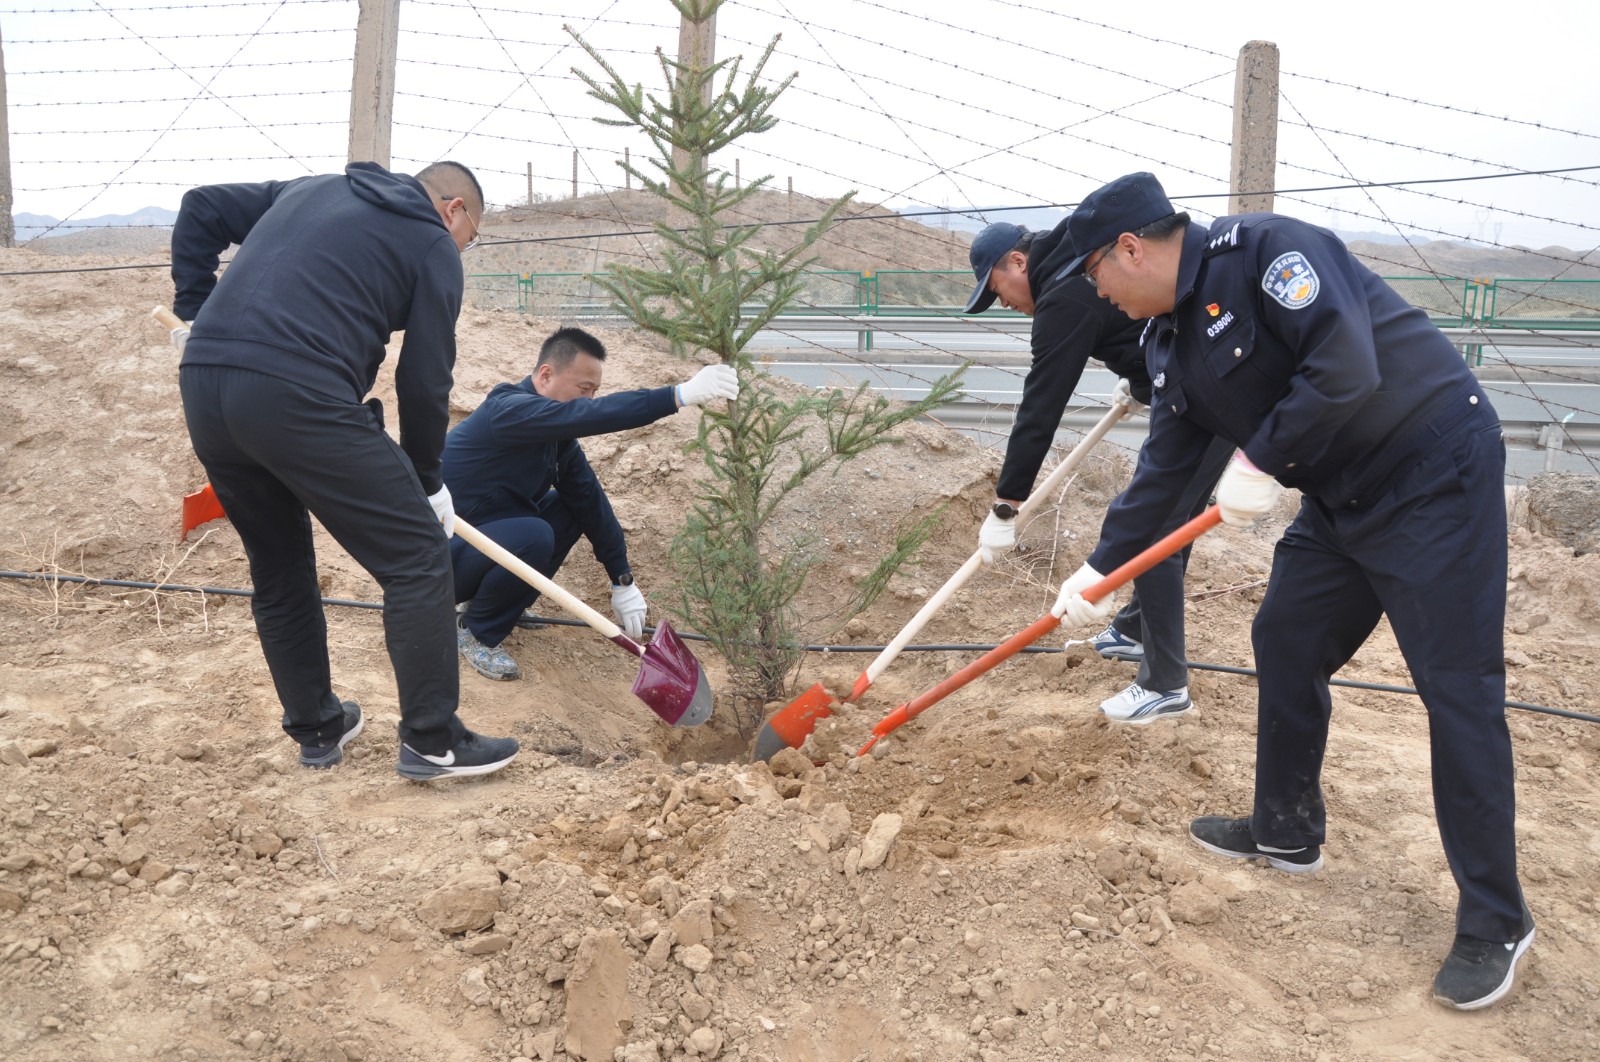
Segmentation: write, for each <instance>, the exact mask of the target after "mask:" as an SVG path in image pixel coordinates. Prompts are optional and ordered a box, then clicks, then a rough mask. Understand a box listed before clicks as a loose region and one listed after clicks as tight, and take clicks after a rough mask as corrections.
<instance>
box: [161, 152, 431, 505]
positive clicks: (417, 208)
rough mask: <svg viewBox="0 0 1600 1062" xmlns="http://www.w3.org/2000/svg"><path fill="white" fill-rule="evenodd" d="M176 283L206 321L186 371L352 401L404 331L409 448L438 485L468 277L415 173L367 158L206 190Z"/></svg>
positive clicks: (175, 250) (185, 237) (194, 204)
mask: <svg viewBox="0 0 1600 1062" xmlns="http://www.w3.org/2000/svg"><path fill="white" fill-rule="evenodd" d="M235 243H236V244H239V245H240V246H239V251H238V253H237V254H235V255H234V257H233V261H232V262H231V263H230V264H229V265H228V268H227V270H226V271H225V272H224V273H223V275H222V279H221V281H218V280H217V277H216V270H217V263H218V260H219V256H220V255H221V253H222V252H223V251H225V250H227V248H228V246H229V244H235ZM172 280H173V284H174V285H175V287H176V288H177V298H176V299H175V300H174V302H173V306H172V309H173V312H174V313H176V314H177V315H178V316H179V317H181V318H183V319H184V320H186V321H191V320H192V321H193V322H194V328H193V331H192V334H191V335H190V336H189V341H188V344H187V346H186V347H185V348H184V352H183V361H182V364H184V365H225V366H231V367H234V368H240V369H250V370H252V371H254V372H259V373H264V374H265V375H268V376H273V377H277V378H279V379H282V380H289V381H291V382H293V383H297V384H300V385H302V386H304V387H307V388H310V389H311V390H313V391H316V392H318V393H320V394H325V395H329V396H331V397H334V398H341V399H346V398H347V399H349V400H350V401H352V402H360V401H361V400H362V399H363V398H364V397H366V394H367V392H369V391H371V390H372V384H373V381H374V380H375V379H376V378H377V375H378V366H379V365H380V364H382V362H383V358H384V353H385V350H384V348H385V346H386V344H387V343H388V342H389V336H390V334H391V333H393V332H396V331H399V330H401V329H404V330H405V343H404V345H403V346H402V347H401V349H400V360H399V362H398V364H397V365H396V367H395V391H396V393H397V396H398V398H399V402H400V446H401V447H402V448H403V449H404V450H405V452H406V455H407V456H408V457H410V459H411V464H412V466H413V467H414V468H415V469H416V472H417V478H418V479H420V480H421V481H422V486H423V489H424V490H425V491H426V492H427V493H429V494H433V493H435V492H437V491H438V489H439V485H440V483H441V482H442V481H441V478H440V473H439V453H440V451H441V450H442V449H443V448H444V434H445V429H446V428H447V427H448V426H449V423H450V412H449V402H450V386H451V383H452V379H451V374H452V372H453V370H454V368H455V361H456V338H455V328H456V317H457V315H458V314H459V313H460V311H461V293H462V286H463V277H462V272H461V253H460V251H459V250H457V248H456V245H455V242H454V241H453V240H452V239H451V237H450V232H449V230H448V229H446V228H445V226H444V222H442V221H440V220H439V215H438V212H437V211H435V210H434V208H433V202H432V200H431V199H430V198H429V196H428V193H427V191H426V190H425V189H424V188H423V187H422V185H421V184H419V183H417V181H416V180H415V179H414V178H412V177H408V176H406V175H405V174H398V173H390V172H388V171H387V170H385V169H383V168H382V167H380V166H378V165H376V164H374V163H370V162H358V163H353V164H352V165H350V166H348V167H346V168H345V172H344V173H343V174H342V175H340V174H333V175H327V176H319V177H301V178H298V179H296V180H292V181H266V182H263V183H260V184H213V185H205V186H203V187H200V188H195V189H192V190H190V191H189V192H187V193H186V194H185V195H184V197H183V205H182V207H181V209H180V210H179V212H178V219H177V221H176V222H175V223H174V224H173V227H172ZM330 456H334V455H330Z"/></svg>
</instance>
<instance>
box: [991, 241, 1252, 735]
mask: <svg viewBox="0 0 1600 1062" xmlns="http://www.w3.org/2000/svg"><path fill="white" fill-rule="evenodd" d="M1074 257H1076V255H1075V253H1074V251H1073V247H1072V240H1071V239H1070V238H1069V237H1068V235H1067V222H1066V221H1065V220H1063V221H1062V222H1061V224H1059V225H1057V226H1056V227H1055V228H1054V229H1052V230H1051V231H1049V232H1031V231H1029V230H1027V229H1024V228H1022V227H1021V226H1019V225H1013V224H1011V223H1010V222H1004V221H1001V222H996V223H995V224H993V225H990V226H989V227H988V228H986V229H984V230H983V231H982V232H980V233H979V234H978V236H977V238H976V239H974V240H973V241H972V250H971V253H970V258H971V261H972V272H973V274H974V275H975V276H976V277H977V282H978V283H977V287H975V288H974V289H973V291H972V297H971V298H970V299H968V300H967V307H966V310H965V312H966V313H982V312H983V311H984V310H986V309H988V308H989V307H990V306H991V305H993V304H994V302H995V301H996V300H998V301H999V302H1000V304H1001V305H1002V306H1005V307H1006V308H1007V309H1012V310H1018V311H1020V312H1022V313H1025V314H1027V315H1029V316H1030V317H1032V318H1033V333H1032V340H1031V341H1032V346H1033V364H1032V365H1031V366H1030V367H1029V369H1028V376H1027V379H1026V380H1025V381H1024V382H1023V385H1022V402H1021V403H1020V404H1019V405H1018V407H1017V416H1016V422H1015V423H1014V424H1013V425H1012V428H1011V437H1010V439H1009V441H1008V442H1007V444H1006V459H1005V463H1004V464H1003V465H1002V466H1001V469H1000V479H999V482H998V483H997V484H996V486H995V495H996V499H995V503H994V507H993V509H992V510H991V511H990V513H989V515H988V516H987V517H985V518H984V522H983V528H982V529H981V530H980V531H979V533H978V547H979V549H980V550H982V552H983V558H984V562H985V563H989V564H992V563H994V561H995V560H996V559H997V558H998V557H999V555H1000V554H1002V553H1004V552H1006V551H1007V550H1009V549H1011V548H1012V547H1013V546H1014V545H1015V544H1016V536H1017V530H1016V523H1017V521H1016V517H1017V507H1018V506H1019V505H1021V503H1022V499H1024V498H1026V497H1027V496H1028V495H1029V494H1030V493H1032V491H1033V484H1034V480H1035V479H1036V478H1037V476H1038V474H1039V467H1040V466H1041V465H1042V464H1043V463H1044V458H1045V455H1046V454H1047V453H1048V452H1049V450H1050V444H1051V442H1052V441H1053V440H1054V439H1055V434H1056V428H1057V427H1058V426H1059V425H1060V423H1061V417H1062V414H1063V413H1065V412H1066V408H1067V403H1068V402H1069V401H1070V400H1071V398H1072V393H1073V391H1074V390H1076V389H1077V386H1078V381H1079V379H1080V378H1081V377H1082V376H1083V370H1084V367H1085V365H1087V363H1088V361H1089V359H1090V358H1098V359H1099V360H1100V361H1102V362H1104V363H1105V366H1106V368H1108V369H1110V370H1111V371H1112V372H1114V373H1116V374H1117V377H1118V383H1117V388H1116V391H1115V392H1114V393H1113V396H1112V399H1113V401H1116V402H1121V403H1124V404H1127V405H1130V406H1133V405H1136V404H1139V403H1148V402H1149V400H1150V377H1149V375H1148V374H1147V373H1146V372H1145V364H1144V351H1143V349H1142V348H1141V347H1140V345H1139V333H1140V331H1141V328H1142V325H1141V323H1140V322H1136V321H1130V320H1128V319H1127V318H1126V317H1125V316H1124V315H1122V314H1120V313H1118V312H1117V311H1116V309H1115V308H1114V307H1112V306H1110V305H1108V304H1107V303H1106V302H1105V301H1104V300H1102V299H1099V298H1096V297H1095V291H1094V288H1093V287H1092V286H1090V284H1089V282H1088V281H1086V280H1084V279H1083V278H1082V277H1068V276H1066V275H1065V273H1064V270H1065V267H1066V265H1067V263H1069V262H1071V261H1072V259H1073V258H1074ZM1214 450H1215V452H1214V453H1213V454H1212V455H1210V456H1209V457H1208V459H1207V460H1206V461H1205V462H1203V463H1202V467H1201V469H1200V471H1199V472H1197V473H1196V474H1195V476H1194V477H1193V478H1192V480H1191V481H1190V483H1189V485H1188V487H1187V488H1186V490H1185V491H1184V493H1183V495H1182V496H1181V497H1180V498H1179V499H1178V501H1177V503H1176V505H1175V506H1174V508H1173V511H1172V513H1171V514H1170V517H1169V520H1168V522H1167V523H1168V525H1169V526H1168V527H1167V528H1166V529H1167V530H1171V528H1173V527H1176V526H1178V524H1180V523H1182V522H1183V521H1184V520H1186V519H1188V518H1189V517H1190V516H1192V515H1194V514H1195V513H1198V512H1199V511H1200V510H1202V509H1204V508H1205V505H1206V502H1207V500H1208V499H1209V498H1210V494H1211V488H1212V487H1213V486H1214V485H1215V484H1216V481H1217V477H1218V476H1219V475H1221V474H1222V469H1223V466H1224V465H1226V464H1227V461H1228V457H1229V455H1230V454H1231V453H1232V447H1230V446H1228V445H1227V444H1226V443H1218V444H1217V445H1216V446H1215V447H1214ZM1188 556H1189V551H1188V550H1184V551H1183V552H1182V553H1181V554H1179V555H1177V556H1173V557H1169V558H1167V560H1165V561H1163V562H1162V563H1161V564H1159V565H1157V566H1156V567H1155V568H1153V569H1151V570H1150V571H1149V572H1147V573H1145V574H1144V575H1142V576H1140V577H1139V578H1138V579H1136V580H1134V593H1133V596H1132V598H1131V599H1130V600H1129V602H1128V604H1127V607H1125V608H1124V609H1123V610H1122V611H1121V612H1119V613H1118V614H1117V616H1116V617H1115V618H1114V619H1113V620H1112V621H1111V622H1110V623H1109V624H1108V625H1107V626H1106V628H1105V629H1104V630H1103V631H1101V632H1100V633H1099V634H1097V635H1096V636H1095V637H1094V638H1093V639H1092V640H1091V641H1092V644H1093V645H1094V648H1095V650H1096V651H1097V652H1098V653H1099V654H1100V655H1101V656H1103V657H1105V658H1106V659H1108V660H1126V661H1129V662H1132V663H1136V664H1138V665H1139V672H1138V675H1137V676H1136V677H1135V679H1134V682H1133V684H1132V685H1130V686H1129V687H1128V688H1127V689H1125V690H1123V691H1122V692H1121V693H1119V694H1117V695H1116V696H1115V697H1111V698H1109V699H1108V700H1106V701H1104V702H1103V703H1102V704H1101V705H1100V710H1101V711H1102V712H1103V713H1104V714H1105V716H1106V717H1107V718H1108V719H1112V720H1115V721H1117V722H1122V723H1136V724H1140V723H1151V722H1154V721H1155V720H1157V719H1164V718H1169V717H1172V716H1177V715H1183V714H1184V713H1186V712H1188V711H1190V710H1191V709H1192V708H1193V707H1194V704H1193V702H1192V701H1191V700H1190V698H1189V669H1188V664H1187V661H1186V660H1185V655H1184V630H1183V572H1184V567H1185V565H1186V564H1187V563H1188ZM1108 604H1109V602H1108Z"/></svg>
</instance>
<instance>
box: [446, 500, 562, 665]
mask: <svg viewBox="0 0 1600 1062" xmlns="http://www.w3.org/2000/svg"><path fill="white" fill-rule="evenodd" d="M534 511H535V512H536V513H537V514H538V515H534V516H522V515H517V516H501V517H490V518H488V519H487V520H485V521H484V523H483V524H482V525H480V526H479V527H478V530H480V531H482V532H483V533H484V534H486V535H488V536H489V537H490V538H491V539H493V540H494V541H495V542H496V543H497V544H499V545H501V546H504V547H505V548H506V549H508V550H510V551H511V552H512V553H514V554H516V555H517V557H518V558H519V559H520V560H522V561H525V562H526V563H527V565H528V566H529V567H530V568H533V569H534V570H535V571H537V572H538V573H539V574H540V575H543V576H546V577H548V578H551V579H554V578H555V577H556V572H557V571H558V570H559V569H560V568H561V563H562V562H563V561H565V560H566V559H567V554H568V553H571V552H572V547H573V546H575V545H576V544H577V542H578V539H580V538H582V537H583V528H582V527H581V526H580V525H579V523H578V517H577V514H575V513H574V512H573V511H572V509H571V507H570V506H568V505H567V503H566V501H565V500H564V499H563V498H562V497H561V495H560V494H557V493H556V492H555V491H553V490H551V491H547V492H546V493H545V496H544V497H543V498H541V499H540V500H539V504H538V505H537V506H535V507H534ZM450 565H451V567H452V568H454V569H455V587H456V589H455V597H456V603H457V604H459V603H461V602H462V601H469V602H471V604H469V605H468V606H467V614H466V616H465V618H464V620H463V622H464V623H465V624H466V628H467V630H469V631H471V632H472V636H473V637H474V638H476V639H478V641H480V642H482V643H483V644H484V645H487V646H489V647H490V648H493V647H494V646H497V645H499V644H500V643H501V642H503V641H505V640H506V636H507V635H508V634H510V633H511V631H512V629H513V628H515V627H516V625H517V620H519V619H521V618H522V611H523V609H526V608H528V607H529V606H531V605H532V604H533V603H534V602H535V601H537V600H538V599H539V591H537V590H535V589H534V588H533V587H531V586H529V585H528V584H527V583H525V582H523V581H522V580H521V579H520V578H518V577H517V576H515V575H513V574H511V573H510V572H508V571H506V570H505V569H504V568H502V567H500V565H498V564H496V563H495V562H494V561H492V560H490V559H489V558H488V557H485V556H484V555H483V554H482V553H479V552H478V550H477V548H476V547H474V546H471V545H468V544H467V543H466V542H465V541H463V540H462V539H459V538H457V539H452V540H451V542H450Z"/></svg>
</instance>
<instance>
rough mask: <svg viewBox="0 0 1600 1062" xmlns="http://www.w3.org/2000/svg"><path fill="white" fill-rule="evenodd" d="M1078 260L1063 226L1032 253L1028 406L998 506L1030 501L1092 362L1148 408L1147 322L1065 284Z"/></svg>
mask: <svg viewBox="0 0 1600 1062" xmlns="http://www.w3.org/2000/svg"><path fill="white" fill-rule="evenodd" d="M1075 257H1076V254H1075V253H1074V251H1073V247H1072V239H1071V238H1070V237H1069V236H1068V235H1067V223H1066V221H1065V220H1063V221H1062V222H1061V224H1059V225H1057V226H1056V227H1055V228H1054V229H1052V230H1051V231H1049V232H1041V233H1038V234H1037V235H1036V236H1035V237H1034V240H1033V244H1032V245H1031V246H1030V247H1029V248H1028V287H1029V289H1030V290H1031V292H1032V294H1033V335H1032V346H1033V364H1032V365H1030V366H1029V368H1028V378H1027V379H1026V380H1025V381H1023V384H1022V402H1021V403H1020V404H1019V405H1018V407H1017V417H1016V422H1015V423H1014V424H1013V425H1012V427H1011V438H1010V441H1008V442H1007V443H1006V459H1005V463H1004V464H1003V465H1002V466H1001V467H1000V479H999V482H997V483H996V484H995V496H996V497H998V498H1019V499H1020V498H1026V497H1027V496H1028V495H1029V494H1031V493H1032V492H1033V483H1034V480H1035V479H1037V478H1038V475H1039V466H1040V465H1042V464H1044V458H1045V455H1046V454H1047V453H1049V452H1050V444H1051V443H1053V442H1054V441H1055V437H1056V430H1057V429H1058V428H1060V427H1061V416H1062V414H1064V413H1065V412H1066V411H1067V403H1068V402H1069V401H1071V400H1072V392H1073V391H1075V390H1077V388H1078V381H1079V380H1080V379H1081V378H1082V377H1083V370H1084V367H1085V366H1086V365H1088V363H1089V359H1090V358H1091V357H1093V358H1098V359H1099V360H1100V361H1103V362H1105V365H1106V368H1108V369H1110V370H1111V371H1112V372H1114V373H1116V374H1117V375H1118V376H1121V377H1124V378H1125V379H1127V381H1128V384H1129V387H1130V388H1131V389H1132V391H1133V397H1135V398H1137V399H1138V400H1139V401H1141V402H1145V403H1148V402H1149V401H1150V376H1149V374H1148V373H1146V372H1145V365H1144V351H1143V350H1142V349H1140V347H1139V331H1140V326H1141V324H1142V322H1138V321H1130V320H1128V318H1127V315H1125V314H1123V313H1122V312H1121V311H1120V310H1118V309H1117V308H1116V307H1115V306H1112V305H1111V304H1110V303H1109V302H1107V301H1106V300H1105V299H1102V298H1100V297H1099V296H1098V295H1096V294H1095V290H1094V288H1093V286H1091V285H1090V283H1089V282H1088V281H1087V280H1086V279H1084V278H1083V277H1082V276H1075V277H1067V278H1060V277H1059V274H1060V273H1061V271H1062V269H1063V268H1064V267H1065V266H1066V265H1067V263H1068V262H1070V261H1072V259H1073V258H1075Z"/></svg>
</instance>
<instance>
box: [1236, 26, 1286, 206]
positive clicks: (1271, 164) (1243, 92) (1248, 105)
mask: <svg viewBox="0 0 1600 1062" xmlns="http://www.w3.org/2000/svg"><path fill="white" fill-rule="evenodd" d="M1277 179H1278V46H1277V45H1276V44H1273V43H1272V42H1271V41H1250V42H1249V43H1248V44H1246V45H1245V46H1244V47H1243V48H1240V49H1239V65H1238V68H1237V69H1236V71H1235V73H1234V78H1233V158H1232V161H1231V163H1230V165H1229V167H1228V190H1229V191H1230V192H1232V193H1233V194H1232V196H1231V197H1230V198H1229V199H1228V213H1230V214H1248V213H1251V212H1253V211H1257V210H1271V209H1272V189H1273V188H1275V187H1276V186H1277ZM1246 192H1248V193H1251V194H1248V195H1246V194H1244V193H1246Z"/></svg>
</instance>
